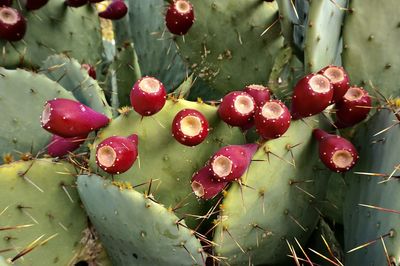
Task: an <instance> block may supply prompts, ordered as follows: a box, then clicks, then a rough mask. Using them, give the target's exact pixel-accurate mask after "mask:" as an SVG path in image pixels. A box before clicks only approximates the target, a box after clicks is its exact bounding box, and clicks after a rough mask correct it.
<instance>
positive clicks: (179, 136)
mask: <svg viewBox="0 0 400 266" xmlns="http://www.w3.org/2000/svg"><path fill="white" fill-rule="evenodd" d="M171 130H172V136H173V137H174V138H175V139H176V140H177V141H178V142H179V143H181V144H183V145H186V146H196V145H198V144H200V143H201V142H203V140H204V139H205V138H206V137H207V135H208V130H209V128H208V121H207V119H206V118H205V116H204V115H203V114H202V113H201V112H199V111H197V110H194V109H183V110H181V111H179V112H178V113H177V114H176V115H175V117H174V120H173V121H172V129H171Z"/></svg>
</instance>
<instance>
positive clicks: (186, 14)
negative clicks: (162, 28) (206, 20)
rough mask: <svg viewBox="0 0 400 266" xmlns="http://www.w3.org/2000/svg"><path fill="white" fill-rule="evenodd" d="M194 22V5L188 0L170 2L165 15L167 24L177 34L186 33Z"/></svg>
mask: <svg viewBox="0 0 400 266" xmlns="http://www.w3.org/2000/svg"><path fill="white" fill-rule="evenodd" d="M193 22H194V11H193V5H192V4H191V3H190V2H189V1H186V0H174V1H173V2H172V3H170V4H169V6H168V9H167V13H166V15H165V25H166V26H167V28H168V30H169V31H170V32H171V33H173V34H176V35H184V34H186V33H187V32H188V31H189V29H190V28H191V27H192V25H193Z"/></svg>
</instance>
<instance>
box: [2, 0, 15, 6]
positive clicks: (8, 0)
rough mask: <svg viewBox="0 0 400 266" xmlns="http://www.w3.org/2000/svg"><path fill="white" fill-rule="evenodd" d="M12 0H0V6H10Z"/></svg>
mask: <svg viewBox="0 0 400 266" xmlns="http://www.w3.org/2000/svg"><path fill="white" fill-rule="evenodd" d="M12 2H13V1H12V0H0V6H12Z"/></svg>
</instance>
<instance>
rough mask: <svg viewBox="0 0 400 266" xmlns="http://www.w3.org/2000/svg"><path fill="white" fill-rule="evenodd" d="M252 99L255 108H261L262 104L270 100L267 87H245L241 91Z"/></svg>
mask: <svg viewBox="0 0 400 266" xmlns="http://www.w3.org/2000/svg"><path fill="white" fill-rule="evenodd" d="M243 91H244V92H247V93H248V94H250V95H251V97H253V99H254V102H255V103H256V105H257V106H263V105H264V103H266V102H268V101H269V100H270V98H271V92H270V91H269V89H268V87H264V86H262V85H255V84H253V85H249V86H246V87H245V88H244V90H243Z"/></svg>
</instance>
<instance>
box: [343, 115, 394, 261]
mask: <svg viewBox="0 0 400 266" xmlns="http://www.w3.org/2000/svg"><path fill="white" fill-rule="evenodd" d="M396 122H397V119H396V117H395V116H394V115H393V113H391V112H390V111H388V110H382V111H379V112H377V113H376V114H375V115H374V116H373V117H372V118H371V119H370V120H369V122H368V124H363V125H362V126H361V128H360V130H359V132H358V134H357V135H356V137H355V140H354V142H355V145H356V146H357V147H359V150H360V159H361V160H360V161H359V164H358V165H357V166H356V167H355V169H354V172H364V173H379V174H387V175H388V176H389V175H391V173H394V175H397V172H396V169H397V167H398V163H399V156H398V148H399V134H400V128H399V126H398V125H395V126H393V124H394V123H396ZM389 126H393V127H391V128H390V129H388V130H386V131H385V132H383V133H381V134H379V135H377V136H373V135H374V134H375V133H378V132H380V131H381V130H383V129H386V128H388V127H389ZM387 178H388V177H383V178H380V177H376V176H365V175H360V174H355V173H354V174H349V175H347V176H346V177H345V180H346V183H347V185H348V186H347V190H346V197H345V202H344V230H345V234H344V235H345V250H346V251H348V250H350V249H352V248H355V247H357V246H360V245H362V244H364V243H366V242H368V241H371V240H373V239H376V238H378V239H379V237H380V236H381V235H385V234H387V233H388V232H389V231H390V230H392V229H393V230H394V231H395V234H394V236H393V237H384V239H383V240H384V242H385V245H386V248H387V252H388V254H389V256H390V257H393V259H394V263H393V265H397V264H398V263H399V257H400V250H399V248H398V247H399V246H400V237H399V235H398V232H399V231H400V224H399V214H397V213H389V212H385V211H380V210H376V209H372V208H368V207H364V206H360V205H359V204H367V205H372V206H376V207H382V208H387V209H392V210H395V211H399V210H400V201H399V200H398V199H397V196H398V195H399V189H400V187H399V183H398V181H397V180H395V178H394V177H392V180H389V181H387V182H384V183H380V181H384V180H385V179H387ZM396 179H397V178H396ZM385 264H386V258H385V252H384V251H383V247H382V243H381V241H380V239H379V242H377V243H375V244H372V245H369V246H368V247H363V248H362V249H360V250H357V251H354V252H351V253H346V265H371V266H377V265H385Z"/></svg>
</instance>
